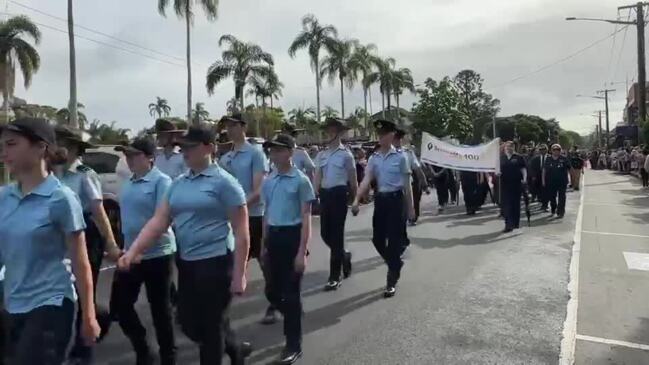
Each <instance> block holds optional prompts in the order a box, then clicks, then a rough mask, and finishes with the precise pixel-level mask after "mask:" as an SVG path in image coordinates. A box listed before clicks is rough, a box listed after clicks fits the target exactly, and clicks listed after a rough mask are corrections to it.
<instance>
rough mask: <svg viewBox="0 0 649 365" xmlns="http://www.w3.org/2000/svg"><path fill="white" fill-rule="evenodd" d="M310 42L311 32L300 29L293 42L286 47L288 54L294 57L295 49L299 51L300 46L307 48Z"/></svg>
mask: <svg viewBox="0 0 649 365" xmlns="http://www.w3.org/2000/svg"><path fill="white" fill-rule="evenodd" d="M310 42H311V34H309V33H308V32H305V31H301V32H300V33H299V34H298V35H297V37H295V39H293V42H292V43H291V45H290V46H289V47H288V55H289V56H290V57H291V58H294V57H295V54H296V53H297V51H299V50H300V49H302V48H308V47H309V44H310Z"/></svg>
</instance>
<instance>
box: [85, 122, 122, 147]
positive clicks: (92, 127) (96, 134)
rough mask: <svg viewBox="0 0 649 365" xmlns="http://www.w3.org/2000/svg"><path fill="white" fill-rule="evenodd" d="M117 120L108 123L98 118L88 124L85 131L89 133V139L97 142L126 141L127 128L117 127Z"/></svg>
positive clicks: (113, 142)
mask: <svg viewBox="0 0 649 365" xmlns="http://www.w3.org/2000/svg"><path fill="white" fill-rule="evenodd" d="M116 124H117V122H115V121H112V122H110V124H106V123H102V122H100V121H99V120H98V119H95V120H93V121H92V122H90V124H89V125H88V129H87V132H88V133H89V134H90V141H91V142H92V143H98V144H119V143H121V142H124V141H128V132H129V131H130V130H129V129H124V128H117V127H116Z"/></svg>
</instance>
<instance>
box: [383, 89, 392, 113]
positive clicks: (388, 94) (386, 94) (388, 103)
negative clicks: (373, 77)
mask: <svg viewBox="0 0 649 365" xmlns="http://www.w3.org/2000/svg"><path fill="white" fill-rule="evenodd" d="M385 97H386V100H387V105H388V112H389V111H390V106H391V100H390V99H392V97H391V96H390V90H388V91H387V92H386V93H385Z"/></svg>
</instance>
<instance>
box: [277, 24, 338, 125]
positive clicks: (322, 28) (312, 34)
mask: <svg viewBox="0 0 649 365" xmlns="http://www.w3.org/2000/svg"><path fill="white" fill-rule="evenodd" d="M337 37H338V31H337V30H336V28H335V27H334V26H333V25H322V24H320V22H319V21H318V19H317V18H316V17H315V16H314V15H312V14H308V15H305V16H304V18H302V31H301V32H300V33H299V34H298V35H297V37H295V39H294V40H293V43H291V46H290V47H289V48H288V54H289V56H291V58H293V57H295V54H296V53H297V51H298V50H300V49H302V48H306V49H307V50H308V53H309V57H310V58H311V68H312V69H313V71H314V72H315V90H316V103H317V104H316V118H317V121H318V122H320V86H321V82H320V49H321V48H323V47H325V48H326V49H329V48H331V46H332V45H333V43H334V42H335V40H336V38H337Z"/></svg>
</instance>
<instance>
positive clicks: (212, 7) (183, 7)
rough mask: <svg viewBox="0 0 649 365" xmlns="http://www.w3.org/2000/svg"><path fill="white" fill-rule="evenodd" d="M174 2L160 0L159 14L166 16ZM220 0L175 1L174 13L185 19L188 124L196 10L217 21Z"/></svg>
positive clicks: (190, 108)
mask: <svg viewBox="0 0 649 365" xmlns="http://www.w3.org/2000/svg"><path fill="white" fill-rule="evenodd" d="M171 1H172V0H158V12H159V13H160V14H161V15H162V16H165V17H166V16H167V15H166V9H167V6H168V5H169V4H170V3H171ZM218 5H219V2H218V0H173V8H174V12H175V13H176V15H177V16H178V17H179V18H182V19H185V32H186V36H187V41H186V48H187V122H188V123H189V121H190V120H191V117H192V52H191V29H192V24H193V21H194V14H195V10H194V8H195V7H196V6H200V7H201V8H203V12H204V13H205V16H206V17H207V20H209V21H213V20H216V15H217V10H218Z"/></svg>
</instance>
